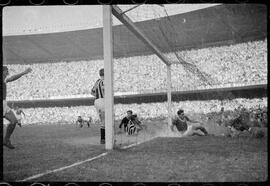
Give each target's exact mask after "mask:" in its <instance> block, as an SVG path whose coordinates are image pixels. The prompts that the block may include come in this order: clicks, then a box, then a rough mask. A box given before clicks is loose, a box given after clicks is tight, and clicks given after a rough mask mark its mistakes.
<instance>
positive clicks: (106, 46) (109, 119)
mask: <svg viewBox="0 0 270 186" xmlns="http://www.w3.org/2000/svg"><path fill="white" fill-rule="evenodd" d="M111 12H112V9H111V6H109V5H103V55H104V74H105V76H104V79H105V103H106V105H105V149H107V150H111V149H113V146H114V99H113V92H114V91H113V77H114V76H113V45H112V42H113V38H112V13H111Z"/></svg>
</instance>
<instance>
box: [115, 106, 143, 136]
mask: <svg viewBox="0 0 270 186" xmlns="http://www.w3.org/2000/svg"><path fill="white" fill-rule="evenodd" d="M122 125H124V131H125V132H126V134H127V135H134V134H137V133H138V132H139V131H140V130H142V129H143V128H142V124H141V122H140V121H139V119H138V117H137V115H136V114H133V112H132V110H128V111H127V116H125V117H124V118H123V119H122V121H121V123H120V125H119V128H120V129H121V128H122Z"/></svg>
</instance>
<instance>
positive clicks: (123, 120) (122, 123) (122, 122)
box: [119, 117, 126, 129]
mask: <svg viewBox="0 0 270 186" xmlns="http://www.w3.org/2000/svg"><path fill="white" fill-rule="evenodd" d="M125 122H126V117H124V118H123V119H122V121H121V123H120V125H119V129H121V128H122V125H124V123H125Z"/></svg>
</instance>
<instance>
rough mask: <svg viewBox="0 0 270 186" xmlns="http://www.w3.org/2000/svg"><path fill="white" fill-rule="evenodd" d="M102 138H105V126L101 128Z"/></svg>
mask: <svg viewBox="0 0 270 186" xmlns="http://www.w3.org/2000/svg"><path fill="white" fill-rule="evenodd" d="M100 139H101V140H105V129H104V128H101V129H100Z"/></svg>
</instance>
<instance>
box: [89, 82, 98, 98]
mask: <svg viewBox="0 0 270 186" xmlns="http://www.w3.org/2000/svg"><path fill="white" fill-rule="evenodd" d="M97 82H98V81H96V83H95V85H94V86H93V88H92V89H91V95H92V96H96V88H97Z"/></svg>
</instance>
